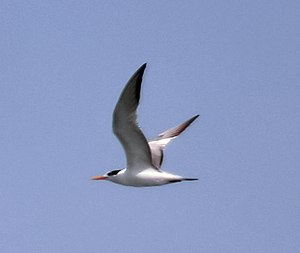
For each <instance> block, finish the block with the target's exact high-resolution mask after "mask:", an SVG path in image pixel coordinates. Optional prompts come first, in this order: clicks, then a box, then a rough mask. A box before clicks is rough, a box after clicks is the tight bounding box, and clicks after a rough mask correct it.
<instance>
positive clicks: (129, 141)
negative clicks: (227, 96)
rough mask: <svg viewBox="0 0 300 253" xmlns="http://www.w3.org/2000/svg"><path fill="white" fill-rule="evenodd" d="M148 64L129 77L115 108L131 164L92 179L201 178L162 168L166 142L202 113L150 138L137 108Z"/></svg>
mask: <svg viewBox="0 0 300 253" xmlns="http://www.w3.org/2000/svg"><path fill="white" fill-rule="evenodd" d="M145 68H146V63H145V64H143V65H142V66H141V67H140V68H139V69H138V70H137V71H136V72H135V73H134V74H133V75H132V77H131V78H130V79H129V81H128V82H127V84H126V86H125V88H124V89H123V91H122V93H121V95H120V98H119V100H118V102H117V104H116V107H115V109H114V112H113V123H112V127H113V132H114V134H115V135H116V137H117V138H118V139H119V141H120V143H121V145H122V146H123V149H124V151H125V154H126V159H127V167H126V168H125V169H118V170H112V171H109V172H107V173H106V174H104V175H102V176H94V177H92V179H93V180H107V181H111V182H113V183H117V184H121V185H125V186H134V187H148V186H160V185H165V184H170V183H176V182H181V181H193V180H198V178H187V177H182V176H179V175H175V174H171V173H169V172H166V171H162V170H161V169H160V167H161V164H162V161H163V150H164V148H165V147H166V145H167V144H168V143H169V142H170V141H171V140H173V139H174V138H176V137H177V136H178V135H179V134H180V133H182V132H183V131H184V130H185V129H186V128H187V127H188V126H189V125H190V124H191V123H192V122H193V121H194V120H195V119H196V118H197V117H198V116H199V115H196V116H194V117H192V118H190V119H189V120H187V121H185V122H183V123H182V124H180V125H178V126H176V127H173V128H170V129H168V130H166V131H164V132H162V133H161V134H159V135H158V136H157V137H156V138H155V139H153V140H150V141H149V142H148V141H147V139H146V138H145V136H144V134H143V132H142V131H141V129H140V128H139V126H138V124H137V112H136V111H137V107H138V105H139V100H140V91H141V84H142V79H143V74H144V71H145Z"/></svg>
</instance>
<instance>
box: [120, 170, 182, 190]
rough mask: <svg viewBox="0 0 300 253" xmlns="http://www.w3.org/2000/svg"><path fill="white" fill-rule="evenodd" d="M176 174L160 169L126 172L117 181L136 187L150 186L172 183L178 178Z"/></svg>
mask: <svg viewBox="0 0 300 253" xmlns="http://www.w3.org/2000/svg"><path fill="white" fill-rule="evenodd" d="M175 177H176V176H175V175H168V174H167V173H162V172H159V171H153V170H149V171H147V170H146V171H142V172H140V173H137V174H125V175H124V177H123V178H122V179H121V180H120V181H119V182H116V183H119V184H122V185H126V186H134V187H148V186H160V185H164V184H169V183H171V181H172V180H174V179H175V180H176V179H177V177H176V178H175Z"/></svg>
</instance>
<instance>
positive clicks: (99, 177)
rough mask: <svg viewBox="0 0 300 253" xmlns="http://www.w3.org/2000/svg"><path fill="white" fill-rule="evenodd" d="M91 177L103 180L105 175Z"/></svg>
mask: <svg viewBox="0 0 300 253" xmlns="http://www.w3.org/2000/svg"><path fill="white" fill-rule="evenodd" d="M91 179H92V180H105V179H107V177H106V176H94V177H92V178H91Z"/></svg>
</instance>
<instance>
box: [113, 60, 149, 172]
mask: <svg viewBox="0 0 300 253" xmlns="http://www.w3.org/2000/svg"><path fill="white" fill-rule="evenodd" d="M145 68H146V63H145V64H143V65H142V66H141V67H140V68H139V69H138V70H137V71H136V72H135V73H134V74H133V76H132V77H131V78H130V79H129V81H128V83H127V84H126V86H125V88H124V89H123V91H122V93H121V95H120V98H119V100H118V102H117V104H116V107H115V110H114V113H113V132H114V134H115V135H116V136H117V137H118V139H119V141H120V142H121V144H122V146H123V149H124V151H125V154H126V158H127V170H132V171H133V170H136V171H139V170H143V169H146V168H149V167H153V166H152V159H151V151H150V148H149V145H148V142H147V140H146V138H145V136H144V134H143V133H142V131H141V129H140V128H139V126H138V124H137V115H136V110H137V107H138V104H139V100H140V91H141V84H142V77H143V74H144V70H145Z"/></svg>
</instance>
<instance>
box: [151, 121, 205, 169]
mask: <svg viewBox="0 0 300 253" xmlns="http://www.w3.org/2000/svg"><path fill="white" fill-rule="evenodd" d="M198 117H199V115H196V116H194V117H192V118H190V119H188V120H187V121H185V122H183V123H182V124H180V125H178V126H176V127H173V128H170V129H168V130H166V131H164V132H163V133H161V134H159V135H158V136H157V137H156V138H155V139H153V140H151V141H149V142H148V144H149V146H150V149H151V155H152V164H153V165H154V166H155V167H156V168H160V166H161V164H162V162H163V155H164V153H163V150H164V148H165V147H166V145H167V144H168V143H169V142H170V141H171V140H173V139H174V138H176V137H177V136H178V135H180V134H181V133H182V132H183V131H184V130H185V129H186V128H187V127H188V126H189V125H190V124H191V123H192V122H193V121H194V120H195V119H196V118H198Z"/></svg>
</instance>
